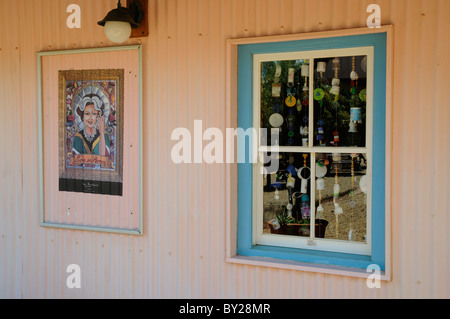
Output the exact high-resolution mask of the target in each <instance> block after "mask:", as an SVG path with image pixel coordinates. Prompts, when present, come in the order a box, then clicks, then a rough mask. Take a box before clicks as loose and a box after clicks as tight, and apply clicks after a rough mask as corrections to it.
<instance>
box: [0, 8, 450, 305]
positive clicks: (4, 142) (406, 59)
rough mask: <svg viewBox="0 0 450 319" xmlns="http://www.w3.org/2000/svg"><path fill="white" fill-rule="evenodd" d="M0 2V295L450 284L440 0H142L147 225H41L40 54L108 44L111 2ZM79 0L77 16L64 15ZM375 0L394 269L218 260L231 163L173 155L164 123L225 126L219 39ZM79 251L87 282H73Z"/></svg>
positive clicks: (298, 292) (348, 22)
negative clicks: (382, 59) (384, 34)
mask: <svg viewBox="0 0 450 319" xmlns="http://www.w3.org/2000/svg"><path fill="white" fill-rule="evenodd" d="M0 2H1V4H2V9H3V10H2V11H0V26H1V28H2V30H4V32H2V35H1V36H0V62H1V64H0V136H2V137H4V138H2V139H0V147H1V149H2V150H4V153H3V155H2V159H1V162H0V178H1V180H2V183H1V191H0V219H1V221H0V298H8V297H9V298H11V297H12V298H59V297H62V298H305V297H309V298H324V297H325V298H342V297H349V298H397V297H414V298H423V297H432V298H433V297H447V298H448V297H449V296H450V291H449V286H450V284H449V283H448V281H446V280H445V278H447V274H446V271H448V269H447V268H448V265H449V264H450V260H449V258H450V257H449V254H448V250H449V242H450V237H449V232H448V231H447V230H448V228H449V226H450V225H449V209H448V207H449V206H450V202H449V197H448V193H449V191H450V185H449V180H450V172H449V168H448V165H446V164H445V163H446V159H447V158H449V156H450V143H449V137H448V136H449V135H450V134H449V129H448V123H450V111H449V109H450V102H449V101H450V100H449V99H448V98H446V96H445V94H446V92H447V91H448V90H447V86H448V83H450V76H449V72H448V71H449V70H450V62H449V53H448V52H450V44H449V42H448V41H446V39H447V38H448V31H449V30H450V19H448V16H449V14H450V2H449V1H447V0H427V1H425V0H379V1H374V0H363V1H360V0H317V1H307V0H220V1H216V0H211V1H209V0H189V1H186V0H150V1H149V12H148V15H149V19H150V23H149V31H150V34H149V37H147V38H139V39H131V40H129V42H128V43H129V44H137V43H140V44H142V45H143V76H144V83H143V98H144V105H143V106H144V110H143V117H144V118H143V122H144V127H143V133H144V139H143V147H144V149H143V158H144V172H143V183H144V235H143V236H128V235H118V234H106V233H96V232H84V231H73V230H61V229H46V228H41V227H39V211H38V207H39V203H40V198H39V192H38V189H39V166H38V159H39V158H38V151H39V150H38V140H37V134H38V122H37V114H38V112H37V110H38V106H37V101H36V98H37V83H36V78H37V71H36V67H37V63H36V52H38V51H44V50H62V49H73V48H90V47H99V46H112V45H114V44H113V43H111V42H110V41H109V40H107V39H106V37H105V36H104V33H103V29H102V28H101V27H99V26H98V25H97V24H96V22H97V21H99V20H101V19H102V18H103V17H104V15H106V13H107V11H109V10H110V9H112V8H114V7H115V6H116V3H117V1H115V0H96V1H90V0H71V1H69V0H33V1H29V0H16V1H3V0H0ZM72 3H76V4H78V5H80V7H81V13H82V15H81V18H82V28H81V29H69V28H67V26H66V19H67V17H68V15H69V14H68V13H67V12H66V8H67V6H68V5H69V4H72ZM371 3H377V4H379V5H380V7H381V13H382V24H393V25H394V30H395V43H394V63H393V67H394V83H393V84H394V87H393V110H392V128H393V131H392V136H391V137H392V165H393V167H392V200H391V202H392V250H393V262H392V264H393V280H392V281H391V282H383V283H382V288H381V289H368V288H367V287H366V282H365V280H364V279H355V278H348V277H342V276H332V275H324V274H314V273H306V272H299V271H292V270H283V269H275V268H264V267H253V266H249V265H236V264H229V263H226V262H225V247H226V245H225V231H226V230H225V223H226V220H225V214H226V207H227V202H226V200H227V198H228V195H227V194H226V189H227V188H226V184H225V181H226V174H227V166H226V164H220V163H214V164H207V163H205V162H204V160H203V158H200V160H201V161H202V163H193V164H179V165H177V164H174V163H173V162H172V158H171V150H172V147H173V146H174V145H175V144H176V142H177V141H172V140H171V134H172V131H173V130H174V129H176V128H179V127H185V128H188V129H189V130H190V131H191V133H193V132H194V121H195V120H202V125H203V130H202V132H200V133H203V131H205V130H206V129H207V128H210V127H217V128H219V129H220V130H221V131H222V132H225V129H226V123H227V121H226V116H227V114H228V113H227V112H228V110H226V108H225V105H226V103H225V101H226V98H227V97H226V95H225V89H226V87H225V80H226V79H225V77H226V68H225V53H226V51H225V50H226V46H225V45H226V39H228V38H235V37H250V36H266V35H280V34H289V33H302V32H314V31H324V30H336V29H341V28H354V27H364V26H365V25H366V19H367V17H368V13H366V8H367V6H368V5H369V4H371ZM191 138H192V142H193V144H192V151H194V135H192V136H191ZM197 138H198V137H197ZM200 138H201V136H200ZM208 142H209V141H203V144H202V147H204V146H206V145H207V144H208ZM202 149H203V148H202ZM224 156H225V153H224ZM192 160H194V153H192ZM224 160H225V157H224ZM80 205H89V203H88V202H86V201H83V202H81V203H80ZM72 263H75V264H79V265H80V267H81V270H82V288H81V289H73V290H72V289H68V288H67V287H66V279H67V275H68V274H67V273H66V267H67V265H69V264H72Z"/></svg>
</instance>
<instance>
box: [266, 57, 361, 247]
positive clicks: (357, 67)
mask: <svg viewBox="0 0 450 319" xmlns="http://www.w3.org/2000/svg"><path fill="white" fill-rule="evenodd" d="M365 60H366V56H364V55H362V56H361V55H360V56H340V57H328V58H320V59H316V58H311V59H293V60H281V61H263V62H261V64H260V67H261V81H260V84H261V90H260V97H259V98H260V100H259V101H260V109H259V111H260V113H259V115H260V120H261V121H260V127H261V128H262V129H266V134H262V135H260V138H259V146H258V152H260V154H264V157H265V158H266V160H265V162H264V163H266V164H265V166H270V167H271V171H268V172H267V174H264V175H261V176H263V177H262V178H263V186H262V187H263V191H262V201H263V203H262V210H263V218H262V223H263V226H262V232H263V234H276V235H284V236H300V237H307V238H311V239H333V240H339V241H351V242H362V243H364V242H367V227H368V225H367V220H368V219H367V196H366V188H365V186H364V183H366V173H367V172H366V169H367V160H368V157H367V153H368V151H367V148H366V128H365V116H366V105H365V101H366V95H365V86H366V83H367V82H366V75H365V72H366V70H365V64H364V63H366V62H365ZM311 76H312V80H311ZM274 155H275V157H276V159H275V157H274ZM274 160H275V161H276V162H277V165H273V164H274V163H273V161H274ZM267 163H270V165H267ZM274 166H275V167H276V169H273V167H274Z"/></svg>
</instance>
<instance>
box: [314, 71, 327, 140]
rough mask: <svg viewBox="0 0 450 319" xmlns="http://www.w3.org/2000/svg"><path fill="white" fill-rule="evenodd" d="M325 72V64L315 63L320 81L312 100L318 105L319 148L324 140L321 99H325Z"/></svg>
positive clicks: (317, 137)
mask: <svg viewBox="0 0 450 319" xmlns="http://www.w3.org/2000/svg"><path fill="white" fill-rule="evenodd" d="M325 71H326V63H325V62H317V72H319V74H320V79H319V83H318V85H319V86H320V87H318V88H316V89H315V90H314V92H313V97H314V100H316V101H318V103H319V120H318V122H317V134H316V140H317V141H318V142H319V145H320V146H323V145H324V143H323V140H324V129H323V126H324V124H325V121H324V120H323V117H324V116H323V98H324V97H325V92H324V91H323V89H322V88H321V87H322V84H323V72H325Z"/></svg>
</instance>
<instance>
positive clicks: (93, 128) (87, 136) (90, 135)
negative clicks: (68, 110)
mask: <svg viewBox="0 0 450 319" xmlns="http://www.w3.org/2000/svg"><path fill="white" fill-rule="evenodd" d="M103 109H104V106H103V103H102V100H101V99H100V98H99V97H98V96H96V95H92V94H91V95H88V96H85V97H84V98H83V101H82V103H80V105H79V107H78V108H77V110H76V112H77V114H78V115H79V116H80V118H81V121H82V123H83V125H81V126H82V129H81V130H80V131H79V132H78V133H77V134H76V135H75V138H74V140H73V146H72V151H73V153H74V154H75V155H80V154H89V155H100V156H109V152H110V151H109V137H108V134H107V133H106V132H105V116H104V114H103Z"/></svg>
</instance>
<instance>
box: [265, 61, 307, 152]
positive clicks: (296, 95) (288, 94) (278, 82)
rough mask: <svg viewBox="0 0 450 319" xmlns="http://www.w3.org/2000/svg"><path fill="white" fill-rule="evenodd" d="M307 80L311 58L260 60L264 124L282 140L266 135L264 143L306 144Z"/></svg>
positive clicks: (283, 144)
mask: <svg viewBox="0 0 450 319" xmlns="http://www.w3.org/2000/svg"><path fill="white" fill-rule="evenodd" d="M308 79H309V61H308V60H285V61H269V62H262V63H261V95H260V98H261V127H262V128H266V129H267V130H268V132H270V130H272V131H279V141H271V140H270V136H271V135H272V134H267V135H268V136H267V138H268V140H267V141H266V140H262V141H261V144H262V145H266V143H267V145H270V144H272V145H282V146H302V145H303V146H307V144H308V121H309V119H308V116H309V110H308V107H309V105H308V104H309V87H308ZM272 133H273V132H272Z"/></svg>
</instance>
